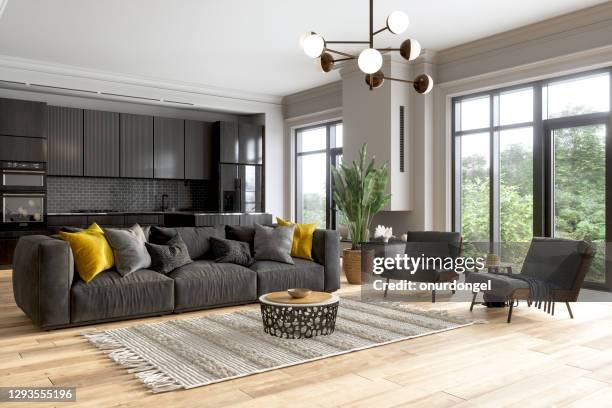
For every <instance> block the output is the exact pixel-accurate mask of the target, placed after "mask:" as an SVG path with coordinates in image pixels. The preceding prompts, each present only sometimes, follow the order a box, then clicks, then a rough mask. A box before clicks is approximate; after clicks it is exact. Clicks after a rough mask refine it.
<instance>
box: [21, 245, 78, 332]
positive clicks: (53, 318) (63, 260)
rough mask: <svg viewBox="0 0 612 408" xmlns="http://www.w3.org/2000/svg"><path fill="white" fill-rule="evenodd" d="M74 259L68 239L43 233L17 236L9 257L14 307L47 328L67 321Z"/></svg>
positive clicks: (68, 321)
mask: <svg viewBox="0 0 612 408" xmlns="http://www.w3.org/2000/svg"><path fill="white" fill-rule="evenodd" d="M73 277H74V259H73V256H72V250H71V249H70V244H68V242H65V241H62V240H58V239H53V238H50V237H47V236H44V235H30V236H25V237H21V238H20V239H19V241H18V242H17V247H16V248H15V255H14V260H13V293H14V296H15V302H16V303H17V306H19V307H20V308H21V310H23V311H24V313H25V314H26V315H28V316H29V317H30V318H31V319H32V321H33V322H34V324H36V325H37V326H39V327H41V328H50V327H54V326H61V325H66V324H69V323H70V288H71V287H72V280H73Z"/></svg>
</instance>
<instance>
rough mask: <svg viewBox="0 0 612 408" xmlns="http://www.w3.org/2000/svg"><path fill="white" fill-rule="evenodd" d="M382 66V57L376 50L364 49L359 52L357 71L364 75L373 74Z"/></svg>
mask: <svg viewBox="0 0 612 408" xmlns="http://www.w3.org/2000/svg"><path fill="white" fill-rule="evenodd" d="M382 64H383V57H382V54H381V53H380V52H378V50H375V49H374V48H366V49H365V50H363V51H361V54H359V58H358V59H357V65H359V69H360V70H362V71H363V72H364V73H366V74H373V73H375V72H377V71H378V70H380V68H381V67H382Z"/></svg>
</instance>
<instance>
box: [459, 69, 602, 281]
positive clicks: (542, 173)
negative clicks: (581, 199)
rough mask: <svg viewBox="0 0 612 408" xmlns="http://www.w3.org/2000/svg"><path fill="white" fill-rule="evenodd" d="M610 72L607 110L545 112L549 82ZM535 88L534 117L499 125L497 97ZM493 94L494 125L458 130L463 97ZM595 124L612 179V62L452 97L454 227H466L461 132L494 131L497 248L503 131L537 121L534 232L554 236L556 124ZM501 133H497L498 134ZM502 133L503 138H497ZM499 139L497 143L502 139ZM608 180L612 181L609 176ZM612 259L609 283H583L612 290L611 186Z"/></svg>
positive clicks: (492, 216) (492, 210)
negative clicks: (601, 130)
mask: <svg viewBox="0 0 612 408" xmlns="http://www.w3.org/2000/svg"><path fill="white" fill-rule="evenodd" d="M603 73H607V74H608V76H609V88H610V89H609V94H610V95H609V101H610V102H609V104H610V105H609V110H608V111H607V112H596V113H587V114H581V115H575V116H567V117H560V118H551V119H544V118H543V108H544V106H543V100H542V90H543V88H544V87H545V86H547V85H549V84H551V83H556V82H559V81H565V80H572V79H578V78H582V77H589V76H593V75H597V74H603ZM530 87H531V88H532V89H533V120H532V122H523V123H517V124H511V125H495V117H494V115H495V109H494V104H495V98H496V97H497V98H499V95H501V94H502V93H506V92H509V91H516V90H520V89H526V88H530ZM484 96H488V97H489V103H490V107H489V116H490V117H489V126H488V127H486V128H480V129H470V130H466V131H459V130H457V114H458V112H457V105H458V102H462V101H466V100H470V99H476V98H478V97H484ZM591 124H605V125H606V148H605V149H606V150H605V155H606V180H612V67H605V68H600V69H594V70H589V71H584V72H579V73H574V74H570V75H563V76H556V77H551V78H546V79H543V80H538V81H532V82H527V83H522V84H517V85H512V86H507V87H500V88H496V89H492V90H487V91H482V92H477V93H472V94H467V95H461V96H457V97H453V98H451V160H452V166H451V225H452V228H453V230H454V231H461V225H460V223H461V150H460V144H459V146H458V143H457V140H458V139H457V138H458V137H461V136H463V135H466V134H475V133H489V150H490V151H489V155H490V156H489V183H490V184H489V246H490V250H491V251H494V250H495V244H496V243H499V242H500V240H501V237H500V235H499V232H500V231H499V201H498V197H499V195H498V194H497V193H496V190H495V189H498V188H499V174H496V171H497V169H498V168H499V166H498V164H499V149H498V147H499V145H498V142H499V132H500V131H502V130H507V129H513V128H521V127H527V126H531V127H532V128H533V236H546V237H550V236H552V234H553V228H554V208H553V194H554V191H553V188H554V186H553V183H554V181H553V177H552V176H553V173H552V172H553V171H554V169H553V167H552V157H551V155H552V148H553V144H552V140H551V137H552V132H553V130H554V129H559V128H565V127H574V126H583V125H591ZM496 134H497V138H496V137H495V135H496ZM496 139H497V140H496ZM496 142H497V143H496ZM607 185H612V183H610V182H608V183H607ZM605 200H606V211H605V221H606V239H605V241H606V254H607V255H606V261H605V283H603V284H600V283H596V282H585V283H584V285H583V287H585V288H591V289H596V290H604V291H612V187H611V188H610V189H609V191H608V189H606V199H605Z"/></svg>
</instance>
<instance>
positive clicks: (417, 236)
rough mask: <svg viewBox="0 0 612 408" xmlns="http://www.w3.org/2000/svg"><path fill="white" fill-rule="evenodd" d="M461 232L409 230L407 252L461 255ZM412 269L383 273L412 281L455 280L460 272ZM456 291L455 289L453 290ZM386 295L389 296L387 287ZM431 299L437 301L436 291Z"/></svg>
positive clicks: (454, 256)
mask: <svg viewBox="0 0 612 408" xmlns="http://www.w3.org/2000/svg"><path fill="white" fill-rule="evenodd" d="M461 243H462V238H461V234H459V233H458V232H444V231H413V232H408V239H407V242H406V249H405V254H406V255H408V256H410V257H421V256H423V257H425V258H427V257H432V258H439V259H442V260H443V259H444V258H449V257H450V258H453V259H456V258H458V257H459V256H460V255H461ZM411 272H412V271H410V270H403V269H391V270H386V271H384V272H383V273H382V275H381V276H382V277H383V278H386V279H387V283H389V280H391V279H394V280H404V281H412V282H432V283H437V282H453V281H456V280H457V279H458V278H459V274H458V273H457V272H455V271H451V270H443V269H440V268H420V269H419V270H417V271H415V273H411ZM453 293H454V291H453ZM384 296H385V297H386V296H387V289H385V293H384ZM431 301H432V303H435V301H436V291H435V290H432V292H431Z"/></svg>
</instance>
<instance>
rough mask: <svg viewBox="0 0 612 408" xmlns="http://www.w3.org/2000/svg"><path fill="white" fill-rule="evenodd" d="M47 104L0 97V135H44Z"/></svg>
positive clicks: (42, 136) (39, 136)
mask: <svg viewBox="0 0 612 408" xmlns="http://www.w3.org/2000/svg"><path fill="white" fill-rule="evenodd" d="M46 125H47V104H46V103H43V102H34V101H23V100H20V99H0V135H4V136H21V137H38V138H45V137H46V130H47V129H46Z"/></svg>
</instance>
